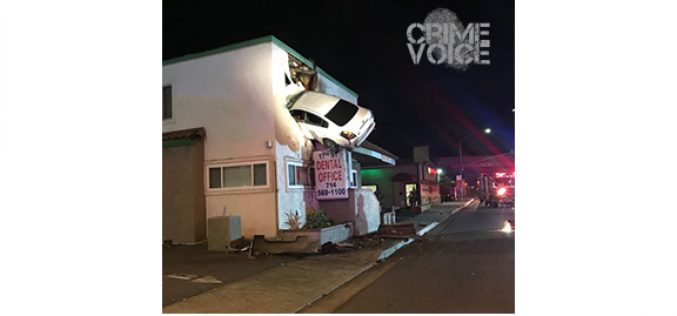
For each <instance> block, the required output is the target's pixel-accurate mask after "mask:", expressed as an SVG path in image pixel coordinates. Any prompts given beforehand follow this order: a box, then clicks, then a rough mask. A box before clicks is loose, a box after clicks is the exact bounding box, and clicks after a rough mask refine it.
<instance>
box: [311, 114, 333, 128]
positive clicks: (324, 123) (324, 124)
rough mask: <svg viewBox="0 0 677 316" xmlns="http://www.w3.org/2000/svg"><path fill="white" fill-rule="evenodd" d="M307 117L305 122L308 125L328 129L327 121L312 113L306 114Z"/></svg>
mask: <svg viewBox="0 0 677 316" xmlns="http://www.w3.org/2000/svg"><path fill="white" fill-rule="evenodd" d="M306 115H307V117H308V118H307V120H306V121H307V122H308V123H309V124H313V125H317V126H322V127H329V123H327V121H325V120H323V119H321V118H320V117H319V116H317V115H315V114H313V113H306Z"/></svg>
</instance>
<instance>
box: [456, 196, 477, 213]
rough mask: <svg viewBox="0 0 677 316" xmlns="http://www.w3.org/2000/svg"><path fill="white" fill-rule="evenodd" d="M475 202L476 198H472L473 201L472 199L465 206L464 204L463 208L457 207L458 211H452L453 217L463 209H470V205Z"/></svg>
mask: <svg viewBox="0 0 677 316" xmlns="http://www.w3.org/2000/svg"><path fill="white" fill-rule="evenodd" d="M474 201H475V198H472V199H470V201H468V202H465V204H463V205H462V206H459V207H457V208H456V209H454V210H453V211H451V215H454V214H456V213H457V212H458V211H460V210H462V209H464V208H466V207H468V205H470V203H472V202H474Z"/></svg>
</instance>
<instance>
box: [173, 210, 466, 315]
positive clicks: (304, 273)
mask: <svg viewBox="0 0 677 316" xmlns="http://www.w3.org/2000/svg"><path fill="white" fill-rule="evenodd" d="M456 203H457V204H449V203H445V204H444V205H442V206H440V207H435V208H431V209H429V210H427V211H425V212H423V213H421V214H419V215H418V216H416V217H414V218H412V219H410V220H411V221H414V222H416V223H419V224H421V225H423V224H426V223H427V224H430V223H434V222H439V221H442V220H444V219H445V218H446V217H448V216H451V214H452V213H453V212H454V211H455V210H458V209H460V208H461V207H462V206H463V203H459V202H456ZM411 241H413V239H411V238H410V239H408V240H392V239H386V240H384V241H383V243H380V244H379V245H378V246H376V247H366V248H363V249H357V250H354V251H350V252H345V253H335V254H326V255H315V256H306V257H291V256H258V257H256V258H255V259H251V260H250V259H246V260H249V261H248V262H247V261H243V259H242V258H246V255H241V254H230V255H226V254H219V253H212V252H208V253H207V254H202V255H201V256H202V257H201V258H202V259H200V260H193V259H186V261H187V262H190V263H192V264H194V266H193V268H197V265H198V264H202V263H208V262H212V264H215V263H216V262H220V263H219V266H217V267H213V270H211V271H212V272H214V274H218V273H222V272H218V271H219V268H220V270H224V269H223V267H224V266H223V265H227V266H228V267H229V268H228V269H225V270H230V271H228V273H230V274H231V278H230V279H226V280H225V281H224V280H221V279H220V278H219V275H214V276H215V277H216V278H217V279H219V280H220V281H223V285H221V284H216V285H214V284H210V285H211V286H212V288H211V289H209V290H208V291H206V292H203V293H201V294H198V295H196V296H192V297H189V298H187V299H185V300H182V301H179V302H176V303H173V304H170V305H167V306H164V307H163V312H164V313H294V312H297V311H299V310H301V309H303V308H304V307H306V306H307V305H309V304H311V303H313V302H315V301H316V300H317V299H319V298H321V297H322V296H323V295H326V294H328V293H330V292H332V291H333V290H335V289H336V288H338V287H339V286H341V285H343V284H345V283H346V282H348V281H350V280H352V279H353V278H355V277H356V276H358V275H359V274H361V273H362V272H364V271H366V270H368V269H369V268H371V267H372V266H373V265H375V264H376V263H377V262H378V261H379V260H382V259H384V258H386V257H387V256H389V255H391V254H392V253H394V252H395V251H396V250H397V249H399V248H400V247H403V246H404V245H406V244H408V243H410V242H411ZM205 248H206V246H205ZM170 250H171V249H170ZM205 256H211V257H212V259H211V260H210V259H209V257H205ZM224 256H232V257H233V262H238V263H237V264H235V263H233V262H231V260H228V262H227V263H226V262H225V261H226V260H224V258H225V257H224ZM236 256H239V257H238V258H239V259H238V258H236ZM163 259H164V258H163ZM229 259H230V258H229ZM238 260H240V261H238ZM200 262H202V263H200ZM248 265H250V266H248ZM177 266H178V265H177ZM245 266H247V267H245ZM231 269H233V270H231ZM240 269H245V270H247V271H243V272H240V271H238V270H240ZM170 270H172V269H171V264H170V265H168V267H165V265H164V263H163V280H165V279H166V278H167V276H166V273H176V272H174V271H173V270H172V271H170ZM189 270H190V271H193V270H191V268H190V267H188V268H186V269H185V270H184V271H189ZM203 271H205V272H209V271H210V270H209V269H204V268H203ZM217 272H218V273H217ZM183 273H190V272H183ZM193 274H194V273H193ZM172 281H181V282H186V281H182V280H172ZM166 287H171V286H170V284H163V305H164V304H165V299H164V294H165V293H168V292H171V290H169V289H168V290H165V288H166ZM202 291H204V289H202ZM184 297H185V296H184Z"/></svg>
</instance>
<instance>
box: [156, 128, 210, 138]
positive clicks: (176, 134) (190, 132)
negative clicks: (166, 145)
mask: <svg viewBox="0 0 677 316" xmlns="http://www.w3.org/2000/svg"><path fill="white" fill-rule="evenodd" d="M204 136H205V129H204V127H198V128H189V129H182V130H180V131H172V132H166V133H162V140H163V141H164V140H174V139H184V138H187V139H191V140H193V139H197V138H203V137H204Z"/></svg>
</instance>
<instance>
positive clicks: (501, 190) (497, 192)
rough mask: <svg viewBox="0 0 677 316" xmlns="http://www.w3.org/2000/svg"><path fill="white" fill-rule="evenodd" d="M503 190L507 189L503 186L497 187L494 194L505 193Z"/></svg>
mask: <svg viewBox="0 0 677 316" xmlns="http://www.w3.org/2000/svg"><path fill="white" fill-rule="evenodd" d="M505 191H507V189H506V188H504V187H502V188H499V189H498V191H496V194H498V195H504V194H505Z"/></svg>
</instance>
